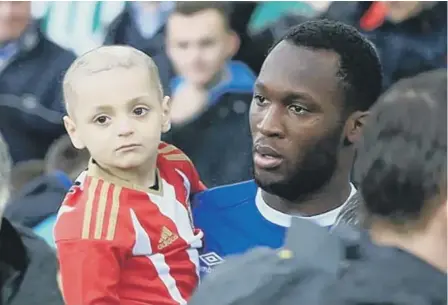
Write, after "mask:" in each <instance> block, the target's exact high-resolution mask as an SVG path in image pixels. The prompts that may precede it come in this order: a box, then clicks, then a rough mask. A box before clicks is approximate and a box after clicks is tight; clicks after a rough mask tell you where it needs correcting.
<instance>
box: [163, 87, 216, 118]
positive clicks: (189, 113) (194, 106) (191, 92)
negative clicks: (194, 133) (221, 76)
mask: <svg viewBox="0 0 448 305" xmlns="http://www.w3.org/2000/svg"><path fill="white" fill-rule="evenodd" d="M207 102H208V92H207V91H206V90H205V89H204V88H199V87H197V86H195V85H192V84H189V83H185V84H182V85H181V86H180V87H179V89H178V90H177V91H176V93H175V94H174V95H173V101H172V106H171V122H172V123H173V124H174V125H178V124H183V123H186V122H188V121H190V120H193V119H194V118H195V117H196V116H198V115H199V114H200V113H201V112H202V111H204V110H205V109H206V107H207Z"/></svg>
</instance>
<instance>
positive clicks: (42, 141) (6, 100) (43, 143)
mask: <svg viewBox="0 0 448 305" xmlns="http://www.w3.org/2000/svg"><path fill="white" fill-rule="evenodd" d="M74 59H75V55H74V54H72V53H71V52H69V51H67V50H64V49H62V48H61V47H59V46H57V45H56V44H54V43H53V42H51V41H49V40H48V39H47V38H45V37H44V36H43V34H42V32H41V30H40V29H39V26H38V23H37V21H34V20H32V16H31V2H29V1H1V2H0V131H1V132H2V134H3V137H4V138H5V140H6V142H7V143H8V145H9V147H10V153H11V157H12V160H13V162H14V163H16V162H19V161H24V160H30V159H43V157H44V156H45V153H46V151H47V149H48V147H49V146H50V145H51V143H52V142H53V141H54V140H55V139H57V138H59V137H60V136H61V135H62V134H64V133H65V132H64V126H63V125H62V115H63V112H64V108H63V101H62V95H61V82H60V80H61V78H62V75H63V74H64V71H65V70H66V69H67V68H68V67H69V65H70V63H71V62H72V61H73V60H74Z"/></svg>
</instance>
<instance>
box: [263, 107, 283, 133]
mask: <svg viewBox="0 0 448 305" xmlns="http://www.w3.org/2000/svg"><path fill="white" fill-rule="evenodd" d="M282 124H283V123H282V111H281V109H280V107H279V106H277V105H275V104H271V105H270V106H269V108H268V109H266V110H265V111H264V112H263V113H262V114H261V120H260V122H259V123H258V124H257V128H258V130H259V131H260V132H261V134H263V135H264V136H266V137H280V138H282V137H284V129H283V125H282Z"/></svg>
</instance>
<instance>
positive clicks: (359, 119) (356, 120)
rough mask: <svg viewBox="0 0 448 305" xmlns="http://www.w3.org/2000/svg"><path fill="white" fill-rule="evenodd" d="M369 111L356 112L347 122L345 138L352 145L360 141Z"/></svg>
mask: <svg viewBox="0 0 448 305" xmlns="http://www.w3.org/2000/svg"><path fill="white" fill-rule="evenodd" d="M368 115H369V112H368V111H355V112H353V113H352V114H351V115H350V117H349V118H348V120H347V124H346V126H345V138H346V139H347V140H348V141H349V142H350V143H352V144H354V143H356V142H358V141H359V139H360V138H361V135H362V129H363V127H364V125H365V124H366V120H367V117H368Z"/></svg>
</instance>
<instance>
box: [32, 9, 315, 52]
mask: <svg viewBox="0 0 448 305" xmlns="http://www.w3.org/2000/svg"><path fill="white" fill-rule="evenodd" d="M125 3H126V2H125V1H116V2H112V1H60V2H59V1H39V2H37V1H33V2H32V6H33V15H34V16H35V17H36V18H39V19H41V22H42V28H43V30H44V32H45V33H46V34H47V36H48V37H49V38H50V39H51V40H53V41H55V42H56V43H58V44H59V45H61V46H63V47H65V48H68V49H71V50H73V51H75V52H76V53H78V54H79V53H83V52H85V51H87V50H89V49H91V48H94V47H96V46H99V45H101V43H102V41H103V39H104V36H105V34H106V30H107V27H108V25H109V24H110V23H111V22H112V21H113V20H114V18H115V17H116V16H117V15H118V14H119V13H120V12H121V11H122V10H123V8H124V6H125ZM315 12H316V10H315V8H314V7H313V5H312V4H310V2H302V1H265V2H259V5H258V7H257V8H256V10H255V12H254V13H253V15H252V16H251V20H250V23H249V29H248V30H249V31H250V32H252V33H253V32H256V31H259V30H260V29H263V28H264V27H266V26H268V25H269V24H270V23H272V22H274V21H276V20H278V19H279V18H280V17H281V16H282V15H284V14H302V15H306V16H309V15H313V14H315Z"/></svg>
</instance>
